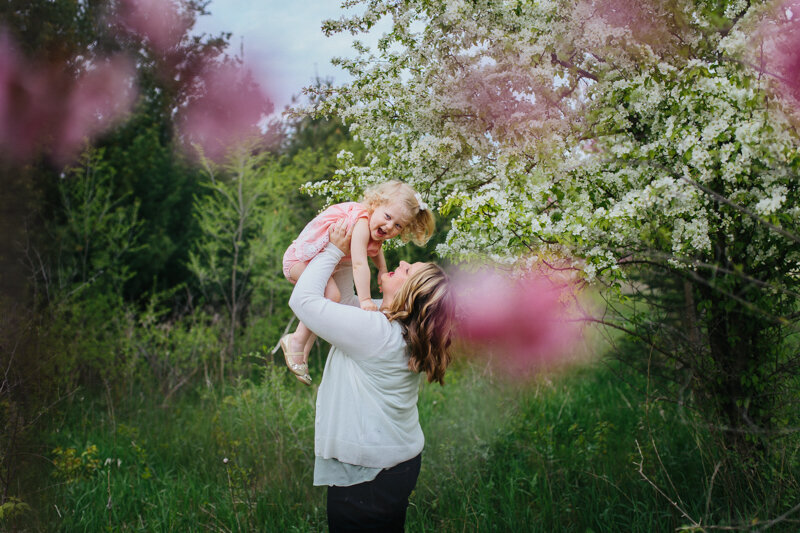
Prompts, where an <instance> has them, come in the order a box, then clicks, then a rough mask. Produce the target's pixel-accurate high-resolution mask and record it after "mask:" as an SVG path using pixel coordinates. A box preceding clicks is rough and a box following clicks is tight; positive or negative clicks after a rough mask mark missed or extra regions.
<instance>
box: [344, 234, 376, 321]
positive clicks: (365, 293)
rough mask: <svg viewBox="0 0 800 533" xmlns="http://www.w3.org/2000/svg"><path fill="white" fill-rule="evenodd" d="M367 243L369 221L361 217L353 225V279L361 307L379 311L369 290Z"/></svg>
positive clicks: (351, 247)
mask: <svg viewBox="0 0 800 533" xmlns="http://www.w3.org/2000/svg"><path fill="white" fill-rule="evenodd" d="M367 244H369V222H368V221H367V220H366V219H364V218H360V219H358V220H357V221H356V223H355V226H354V227H353V239H352V241H351V245H350V255H351V256H352V257H353V280H354V281H355V283H356V294H358V303H359V305H360V306H361V309H365V310H367V311H377V310H378V307H377V306H376V305H375V303H374V302H373V301H372V295H371V294H370V292H369V264H368V263H367Z"/></svg>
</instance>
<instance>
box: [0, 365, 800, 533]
mask: <svg viewBox="0 0 800 533" xmlns="http://www.w3.org/2000/svg"><path fill="white" fill-rule="evenodd" d="M620 370H621V369H620V368H618V367H617V366H615V365H614V364H613V363H596V364H594V365H591V366H583V367H580V368H573V369H571V370H569V371H563V372H560V373H559V374H557V375H547V376H545V375H542V376H539V377H538V378H536V379H534V380H531V381H528V382H525V383H521V382H518V381H509V380H504V379H501V378H499V377H497V376H495V375H493V374H492V373H491V372H490V371H489V370H488V369H487V368H486V367H484V366H482V365H481V364H478V363H476V362H465V361H460V362H458V364H455V365H454V366H453V367H452V369H451V371H449V372H448V381H447V385H446V386H444V387H439V386H438V385H427V384H426V385H422V388H421V394H420V401H419V410H420V418H421V423H422V425H423V430H424V432H425V436H426V445H425V451H424V452H423V463H422V471H421V474H420V478H419V481H418V483H417V487H416V489H415V491H414V493H413V494H412V497H411V506H410V508H409V513H408V521H407V529H408V531H414V532H416V531H437V532H440V531H444V532H448V531H452V532H456V531H498V532H500V531H580V532H589V531H595V532H600V531H674V530H675V529H677V528H687V529H689V530H696V531H700V530H703V528H704V527H708V526H723V525H724V526H732V527H740V526H741V527H742V528H744V529H745V530H746V529H749V525H752V524H754V523H755V524H758V523H759V522H763V521H765V520H769V519H771V518H773V517H775V516H778V515H780V514H781V513H782V512H785V511H787V510H790V509H791V507H792V506H793V505H795V504H796V503H797V498H798V494H800V492H798V491H797V490H796V489H797V487H796V483H794V480H796V479H798V478H799V477H800V476H798V457H797V455H798V454H797V447H796V443H795V448H791V446H789V445H788V442H787V448H786V449H787V450H788V452H787V454H785V455H784V458H783V462H782V463H781V465H782V466H780V468H782V470H777V467H776V470H775V471H774V473H775V472H778V473H779V474H780V475H776V476H775V477H774V479H773V480H772V481H769V480H767V477H768V476H764V483H763V484H762V485H761V486H760V487H751V488H750V489H746V490H743V491H742V492H741V494H738V495H736V494H734V495H733V496H732V495H731V491H726V490H723V487H722V485H723V478H724V476H725V475H726V472H730V471H732V470H731V465H730V464H729V463H725V461H724V455H721V454H720V453H717V452H716V451H714V450H715V449H716V448H714V442H713V439H712V437H713V435H711V434H710V433H709V432H708V431H705V430H703V429H702V428H701V426H697V425H696V424H694V423H693V422H692V419H691V417H690V416H689V415H687V413H686V412H685V411H684V410H683V409H682V408H680V406H676V405H674V404H669V403H663V402H657V401H654V400H652V399H651V400H648V399H647V398H646V397H645V396H643V395H642V390H644V389H645V388H646V383H645V382H644V381H642V378H637V377H636V376H633V375H628V376H627V378H628V379H629V381H625V380H622V379H619V376H618V375H617V374H616V373H617V372H619V371H620ZM316 375H317V376H319V375H321V372H319V371H317V373H316ZM637 380H638V381H637ZM313 402H314V389H313V388H311V389H309V388H306V387H303V386H301V385H299V384H297V383H296V381H295V380H294V379H293V378H292V376H291V375H290V374H289V373H288V372H287V371H285V369H284V367H283V366H282V365H280V364H275V363H272V362H270V363H268V364H266V366H265V367H264V369H263V372H262V375H261V376H260V378H259V379H257V380H252V381H251V380H243V381H241V382H239V383H238V384H236V385H234V386H229V387H226V388H214V389H198V390H195V391H192V392H189V393H184V394H183V395H181V396H179V397H177V398H175V399H174V401H173V402H172V403H170V404H167V405H166V406H164V405H163V402H162V401H161V398H158V397H156V396H155V395H152V394H148V393H145V391H144V390H143V391H142V393H141V394H134V395H131V396H129V397H127V398H124V399H118V400H117V401H116V402H111V401H110V400H109V399H108V398H107V397H95V398H90V397H80V396H75V397H73V399H72V402H71V404H70V405H69V406H67V407H66V408H65V409H63V410H62V411H61V413H62V414H61V415H60V417H59V418H58V419H54V420H52V424H51V426H50V427H49V429H48V432H47V433H46V435H45V438H46V441H47V446H48V447H47V449H45V450H42V452H43V453H42V454H43V455H44V456H46V457H47V459H48V460H47V461H40V462H39V463H38V465H39V468H38V471H36V472H33V473H32V476H31V477H32V478H33V479H34V480H35V481H36V484H35V485H31V486H30V487H28V488H27V491H26V495H27V497H26V501H28V502H29V503H30V504H31V505H32V507H33V510H32V511H31V512H27V513H25V514H23V515H21V516H19V517H17V518H16V519H12V520H6V521H5V522H2V523H4V524H5V527H6V528H8V529H14V528H19V529H20V530H25V531H64V532H67V531H69V532H72V531H324V530H325V529H326V523H325V501H324V499H325V490H324V489H323V488H320V487H313V486H312V477H313V476H312V471H313V414H314V403H313ZM776 464H777V463H776ZM793 483H794V484H793ZM776 487H781V490H782V492H781V494H780V495H778V492H779V491H778V490H777V489H776ZM770 493H771V494H773V495H774V498H775V499H776V500H781V499H782V502H781V501H776V502H772V504H769V503H768V502H766V500H765V498H768V494H770ZM765 513H767V514H765ZM768 513H772V514H768ZM795 518H797V516H795V515H791V514H790V515H789V516H787V517H784V518H783V519H782V520H780V521H779V522H777V523H776V524H774V525H773V526H772V529H771V530H770V531H795V530H797V528H798V522H797V521H793V519H795ZM754 521H755V522H754Z"/></svg>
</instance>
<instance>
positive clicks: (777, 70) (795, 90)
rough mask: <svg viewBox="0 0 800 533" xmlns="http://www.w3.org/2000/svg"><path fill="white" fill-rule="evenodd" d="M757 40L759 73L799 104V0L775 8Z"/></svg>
mask: <svg viewBox="0 0 800 533" xmlns="http://www.w3.org/2000/svg"><path fill="white" fill-rule="evenodd" d="M757 37H759V38H760V39H761V43H760V44H761V46H760V49H759V56H760V57H759V61H760V67H761V71H762V72H764V73H766V74H768V75H771V76H773V77H774V78H775V79H776V80H777V81H778V89H779V92H780V93H781V94H782V95H783V96H785V97H788V98H789V99H793V100H794V102H795V104H798V103H800V0H789V1H787V2H784V3H782V4H779V6H778V8H777V10H776V11H775V12H774V15H773V16H772V17H770V18H768V19H766V20H765V21H764V23H763V24H762V26H761V28H760V29H759V31H758V32H757Z"/></svg>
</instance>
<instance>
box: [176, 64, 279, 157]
mask: <svg viewBox="0 0 800 533" xmlns="http://www.w3.org/2000/svg"><path fill="white" fill-rule="evenodd" d="M196 83H197V84H198V85H199V86H200V94H199V96H197V97H195V98H194V99H192V100H191V101H190V102H189V103H188V104H187V106H186V108H185V109H183V110H182V112H181V114H182V117H181V120H180V127H181V133H182V136H183V138H184V141H185V142H186V143H188V144H197V145H199V146H200V147H201V148H202V151H203V153H204V155H206V156H208V157H210V158H211V159H219V158H220V157H222V156H223V155H224V154H225V152H226V151H227V149H228V148H229V147H230V146H231V145H232V144H235V143H237V142H239V141H242V140H243V139H246V138H247V137H249V136H252V135H257V134H258V133H259V128H258V123H259V122H260V121H261V119H262V117H263V116H264V115H266V114H269V113H270V112H271V111H272V103H271V102H270V100H269V98H268V96H267V95H266V93H265V92H264V90H263V89H262V88H261V87H260V86H259V85H258V84H257V83H256V82H255V81H254V80H253V77H252V75H251V73H250V71H249V70H247V69H246V68H244V67H242V66H239V65H234V64H229V63H213V64H210V65H208V66H207V68H205V69H204V71H203V72H202V73H201V74H200V75H199V76H198V78H197V80H196Z"/></svg>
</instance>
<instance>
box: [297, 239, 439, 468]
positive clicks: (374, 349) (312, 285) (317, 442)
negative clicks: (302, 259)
mask: <svg viewBox="0 0 800 533" xmlns="http://www.w3.org/2000/svg"><path fill="white" fill-rule="evenodd" d="M343 256H344V254H343V253H342V252H341V251H340V250H339V249H338V248H336V246H334V245H333V244H328V246H327V247H326V248H325V250H324V251H322V252H320V253H319V254H318V255H317V256H316V257H315V258H314V259H313V260H312V261H311V262H310V263H309V265H308V267H307V268H306V270H305V271H304V272H303V275H302V276H300V279H299V280H298V282H297V285H295V288H294V291H293V292H292V297H291V298H290V299H289V306H290V307H291V308H292V310H293V311H294V312H295V314H296V315H297V318H298V319H300V320H301V321H302V322H303V323H304V324H305V325H306V326H308V328H309V329H310V330H311V331H313V332H314V333H316V334H317V335H319V336H320V337H321V338H323V339H325V340H326V341H328V342H329V343H330V344H331V352H330V354H329V355H328V359H327V361H326V362H325V370H324V373H323V378H322V383H321V384H320V387H319V391H318V393H317V413H316V422H315V424H316V427H315V431H314V453H315V455H316V456H317V457H322V458H324V459H329V458H333V459H337V460H339V461H341V462H344V463H349V464H352V465H361V466H366V467H371V468H390V467H392V466H395V465H397V464H399V463H402V462H403V461H407V460H409V459H411V458H413V457H415V456H416V455H418V454H419V453H420V452H421V451H422V448H423V445H424V443H425V439H424V437H423V435H422V428H421V427H420V425H419V415H418V413H417V397H418V393H419V374H417V373H416V372H411V371H410V370H408V355H407V354H406V342H405V339H404V338H403V334H402V328H401V326H400V324H398V323H397V322H389V320H388V319H387V318H386V317H385V316H384V315H383V313H380V312H375V311H364V310H362V309H360V308H358V307H354V306H351V305H345V304H343V303H339V304H337V303H334V302H331V301H330V300H326V299H325V297H324V296H323V293H324V291H325V285H326V283H327V281H328V279H329V278H330V277H331V273H332V272H333V269H334V267H335V266H336V265H337V263H338V262H339V260H340V259H341V258H342V257H343ZM340 289H342V287H340ZM349 292H350V293H352V286H351V287H350V288H349ZM342 294H343V298H344V300H343V301H349V299H350V298H351V297H352V296H353V295H352V294H348V292H343V293H342Z"/></svg>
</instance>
